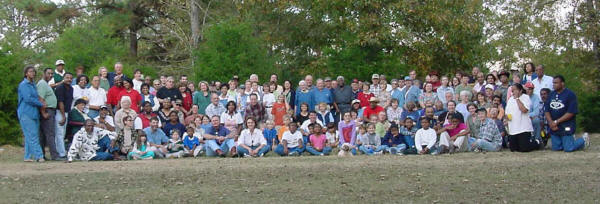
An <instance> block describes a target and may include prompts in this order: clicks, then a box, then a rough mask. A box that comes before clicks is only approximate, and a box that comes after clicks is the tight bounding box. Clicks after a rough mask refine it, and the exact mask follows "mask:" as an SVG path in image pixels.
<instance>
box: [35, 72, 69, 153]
mask: <svg viewBox="0 0 600 204" xmlns="http://www.w3.org/2000/svg"><path fill="white" fill-rule="evenodd" d="M53 75H54V71H52V68H46V69H44V77H43V78H42V79H41V80H40V81H38V83H37V91H38V94H39V96H40V97H41V98H43V99H44V101H46V109H45V112H42V119H41V120H40V130H41V132H42V135H41V136H42V137H41V144H42V153H43V152H44V149H45V148H44V147H45V146H48V148H49V149H50V158H51V159H52V160H64V158H61V157H60V155H59V154H58V152H57V151H56V141H55V138H54V135H55V134H56V133H55V130H56V121H55V120H56V119H55V117H56V105H57V101H56V95H54V91H53V90H52V88H51V87H50V85H48V82H49V81H50V80H52V77H53Z"/></svg>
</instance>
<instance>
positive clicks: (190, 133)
mask: <svg viewBox="0 0 600 204" xmlns="http://www.w3.org/2000/svg"><path fill="white" fill-rule="evenodd" d="M183 148H184V151H185V155H186V156H193V157H197V156H198V155H200V154H201V153H202V152H203V151H204V150H203V149H204V140H203V139H202V134H196V128H195V127H194V126H193V125H188V127H187V128H186V132H185V133H184V134H183Z"/></svg>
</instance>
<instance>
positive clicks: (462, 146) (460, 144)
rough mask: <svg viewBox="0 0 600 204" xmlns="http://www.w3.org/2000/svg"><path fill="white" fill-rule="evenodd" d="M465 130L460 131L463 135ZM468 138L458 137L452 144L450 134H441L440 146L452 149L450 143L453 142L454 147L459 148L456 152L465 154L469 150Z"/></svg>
mask: <svg viewBox="0 0 600 204" xmlns="http://www.w3.org/2000/svg"><path fill="white" fill-rule="evenodd" d="M464 131H465V130H462V131H460V132H461V133H462V132H464ZM468 139H469V138H468V136H460V137H457V138H456V139H455V140H454V142H452V141H451V140H450V135H449V134H448V132H443V133H442V134H440V146H441V145H445V146H447V147H450V143H451V142H452V144H453V145H454V146H456V147H457V149H456V150H455V152H465V151H467V149H468V147H467V146H468V141H469V140H468Z"/></svg>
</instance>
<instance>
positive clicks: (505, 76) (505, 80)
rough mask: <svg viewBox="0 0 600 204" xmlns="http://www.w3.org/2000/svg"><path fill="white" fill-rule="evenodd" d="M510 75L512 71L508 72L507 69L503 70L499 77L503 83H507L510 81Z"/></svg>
mask: <svg viewBox="0 0 600 204" xmlns="http://www.w3.org/2000/svg"><path fill="white" fill-rule="evenodd" d="M509 76H510V73H508V72H506V71H502V72H500V74H499V75H498V77H499V78H500V82H502V84H506V83H508V77H509Z"/></svg>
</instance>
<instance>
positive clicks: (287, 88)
mask: <svg viewBox="0 0 600 204" xmlns="http://www.w3.org/2000/svg"><path fill="white" fill-rule="evenodd" d="M281 94H282V95H284V96H285V102H286V103H287V104H288V105H289V106H290V107H295V106H294V101H295V100H296V93H295V92H294V88H293V87H292V82H290V81H288V80H286V81H284V82H283V92H281Z"/></svg>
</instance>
